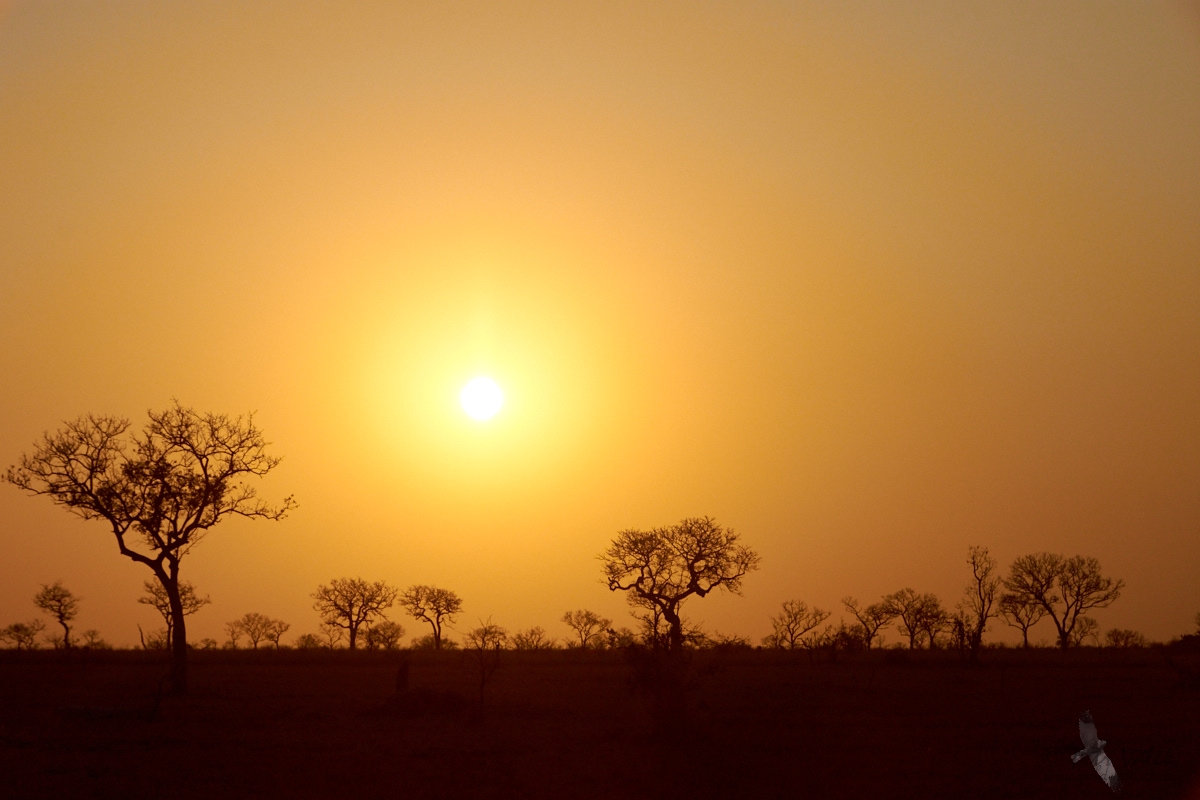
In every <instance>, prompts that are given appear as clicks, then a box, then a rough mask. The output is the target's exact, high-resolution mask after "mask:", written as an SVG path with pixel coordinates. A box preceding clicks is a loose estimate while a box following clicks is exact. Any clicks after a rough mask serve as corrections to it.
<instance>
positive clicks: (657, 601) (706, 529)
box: [599, 517, 760, 652]
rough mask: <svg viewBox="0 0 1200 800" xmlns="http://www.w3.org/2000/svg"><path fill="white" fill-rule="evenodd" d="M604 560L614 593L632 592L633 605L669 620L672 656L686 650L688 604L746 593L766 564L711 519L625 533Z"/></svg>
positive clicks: (610, 548) (615, 541)
mask: <svg viewBox="0 0 1200 800" xmlns="http://www.w3.org/2000/svg"><path fill="white" fill-rule="evenodd" d="M599 558H600V559H601V561H603V562H604V577H605V580H606V581H607V583H608V588H609V589H610V590H612V591H614V592H615V591H623V592H628V593H629V594H628V595H627V597H628V599H629V601H630V603H631V604H633V605H636V606H641V607H649V608H651V609H653V610H655V611H657V612H659V613H660V614H661V615H662V618H663V619H664V620H666V622H667V626H668V631H667V647H668V650H670V651H671V652H679V651H680V650H681V649H682V648H683V638H684V637H683V619H682V617H681V616H680V610H679V609H680V606H681V605H682V604H683V602H684V601H685V600H687V599H688V598H689V597H691V596H693V595H695V596H697V597H704V596H706V595H707V594H708V593H709V592H711V591H713V590H714V589H719V588H723V589H725V590H726V591H730V592H733V593H734V594H741V588H742V578H743V577H745V575H746V573H748V572H750V571H752V570H755V569H758V565H759V561H760V558H759V555H758V553H756V552H754V551H753V550H751V549H750V548H749V547H747V546H746V545H744V544H741V542H740V537H739V536H738V534H736V533H734V532H733V531H732V530H731V529H727V528H722V527H721V526H720V525H718V524H717V523H716V522H715V521H714V520H713V519H712V518H710V517H691V518H688V519H684V520H682V521H681V522H679V523H678V524H675V525H671V526H670V527H666V528H653V529H651V530H648V531H640V530H633V529H629V530H624V531H621V532H620V533H619V534H617V538H616V539H614V540H613V543H612V545H611V546H610V547H609V548H608V550H606V551H605V552H604V553H602V554H601V555H600V556H599Z"/></svg>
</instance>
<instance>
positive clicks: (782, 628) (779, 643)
mask: <svg viewBox="0 0 1200 800" xmlns="http://www.w3.org/2000/svg"><path fill="white" fill-rule="evenodd" d="M828 618H829V612H828V611H825V610H823V609H820V608H812V609H809V607H808V604H806V603H805V602H804V601H803V600H785V601H783V609H782V610H781V611H780V612H779V614H777V615H776V616H774V617H771V634H770V635H769V636H766V637H765V638H763V640H762V643H763V647H775V648H780V649H783V650H795V649H796V648H797V647H800V646H802V645H803V644H804V642H803V639H804V635H805V634H807V633H809V632H810V631H812V630H815V629H816V627H817V626H818V625H820V624H821V623H822V622H824V621H825V620H826V619H828Z"/></svg>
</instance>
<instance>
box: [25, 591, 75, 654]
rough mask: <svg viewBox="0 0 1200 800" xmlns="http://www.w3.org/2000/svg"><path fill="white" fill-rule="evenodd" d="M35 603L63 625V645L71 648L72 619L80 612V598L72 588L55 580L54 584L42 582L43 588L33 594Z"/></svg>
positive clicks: (65, 647) (66, 648) (64, 647)
mask: <svg viewBox="0 0 1200 800" xmlns="http://www.w3.org/2000/svg"><path fill="white" fill-rule="evenodd" d="M33 604H34V605H35V606H37V607H38V608H40V609H41V610H42V611H45V612H46V613H47V614H49V615H50V616H52V617H54V619H56V620H57V621H58V624H59V625H62V629H63V635H62V646H63V649H65V650H70V649H71V625H70V622H71V620H73V619H75V615H76V614H78V613H79V598H78V597H76V596H75V595H73V594H71V590H70V589H68V588H66V587H65V586H63V585H62V581H55V582H54V585H53V586H47V585H46V584H42V590H41V591H40V592H38V593H37V594H35V595H34V596H33Z"/></svg>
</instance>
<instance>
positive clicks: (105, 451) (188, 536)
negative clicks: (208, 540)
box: [6, 402, 295, 694]
mask: <svg viewBox="0 0 1200 800" xmlns="http://www.w3.org/2000/svg"><path fill="white" fill-rule="evenodd" d="M149 417H150V422H149V423H148V424H147V425H146V427H145V429H144V430H143V431H142V433H141V434H136V433H135V434H132V435H131V436H129V437H128V439H126V433H127V432H128V431H129V427H130V423H129V421H128V420H126V419H122V418H118V417H104V416H92V415H88V416H86V417H80V418H79V419H77V420H75V421H74V422H68V423H66V424H65V427H64V428H63V429H62V430H60V431H58V432H57V433H55V434H45V435H44V436H43V438H42V441H41V442H39V443H38V444H36V445H35V448H34V451H33V453H32V454H28V455H23V456H22V457H21V459H20V462H19V463H18V464H17V465H16V466H13V467H10V468H9V470H8V472H7V475H6V478H7V480H8V481H9V482H10V483H12V484H13V485H15V486H17V487H19V488H21V489H23V490H25V491H27V492H29V493H30V494H34V495H47V496H48V497H50V499H51V500H53V501H54V502H55V503H57V504H58V505H61V506H63V507H65V508H66V509H67V510H68V511H70V512H72V513H74V514H76V515H78V516H80V517H82V518H83V519H85V520H93V519H96V520H103V521H104V522H106V523H107V524H108V525H109V527H110V528H111V530H112V533H113V535H114V536H115V537H116V540H117V548H118V550H119V551H120V553H121V554H122V555H124V556H126V557H127V558H130V559H132V560H134V561H136V562H138V563H141V564H145V565H146V566H147V567H149V568H150V570H151V571H152V572H153V573H154V577H155V578H157V579H158V581H159V583H161V584H162V586H163V589H165V590H166V593H167V597H168V599H169V601H170V606H171V613H172V617H173V620H172V629H173V631H176V632H177V635H174V636H173V637H172V654H173V658H172V675H171V683H172V691H173V692H175V693H176V694H182V693H184V692H186V691H187V637H186V635H185V627H184V626H185V622H184V613H183V607H182V605H181V604H180V598H179V564H180V561H181V560H182V558H183V556H184V555H185V554H186V553H187V552H188V551H189V550H191V548H192V547H194V546H195V545H196V544H198V543H199V541H200V540H201V539H202V538H203V537H204V535H205V534H206V533H207V532H208V531H209V529H211V528H212V527H213V526H214V525H216V524H217V523H218V522H220V521H221V520H222V519H224V518H225V517H228V516H230V515H237V516H242V517H250V518H256V517H257V518H263V519H273V520H279V519H283V517H284V516H285V515H286V513H287V512H288V511H289V510H291V509H292V508H294V507H295V503H294V502H293V500H292V498H291V497H288V498H286V499H285V500H284V501H283V504H282V505H281V506H279V507H278V508H271V507H269V506H267V505H266V504H264V503H263V502H262V501H261V500H259V499H257V497H256V495H255V491H254V489H253V488H251V487H250V486H249V485H247V484H246V483H244V482H242V478H243V476H255V477H261V476H263V475H266V474H267V473H268V472H270V471H271V470H272V469H274V468H275V467H276V466H277V465H278V464H279V459H278V458H275V457H271V456H267V455H266V447H267V442H266V441H265V440H264V439H263V437H262V434H261V433H260V432H259V431H258V429H257V428H255V427H254V420H253V415H250V416H248V417H246V418H245V419H243V418H242V417H236V418H231V417H227V416H224V415H215V414H205V415H200V414H197V413H196V412H195V411H193V410H192V409H190V408H184V407H183V406H181V405H179V403H178V402H177V403H175V404H174V405H173V406H172V407H171V408H168V409H167V410H166V411H161V412H154V411H151V412H150V413H149Z"/></svg>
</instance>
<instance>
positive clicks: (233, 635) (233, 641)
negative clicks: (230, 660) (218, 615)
mask: <svg viewBox="0 0 1200 800" xmlns="http://www.w3.org/2000/svg"><path fill="white" fill-rule="evenodd" d="M244 633H245V631H244V630H242V624H241V623H240V622H239V621H238V620H234V621H233V622H226V623H225V637H226V639H225V644H224V645H223V646H224V647H225V649H227V650H237V649H238V643H239V642H241V640H242V634H244Z"/></svg>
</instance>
